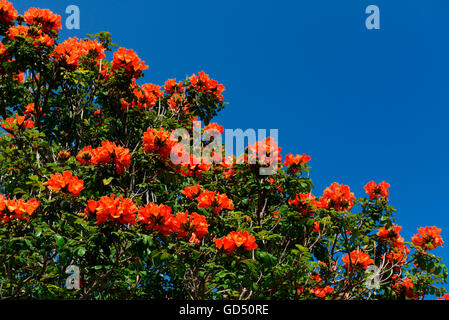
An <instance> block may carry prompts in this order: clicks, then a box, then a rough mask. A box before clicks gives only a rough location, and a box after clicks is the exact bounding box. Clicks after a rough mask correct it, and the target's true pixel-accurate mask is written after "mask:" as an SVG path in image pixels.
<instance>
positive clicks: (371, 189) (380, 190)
mask: <svg viewBox="0 0 449 320" xmlns="http://www.w3.org/2000/svg"><path fill="white" fill-rule="evenodd" d="M389 187H390V184H389V183H387V182H385V181H382V182H381V183H379V185H377V184H376V183H375V182H374V181H370V182H368V183H367V185H366V186H365V187H364V189H365V191H366V194H367V195H369V199H370V200H376V199H378V198H379V197H382V198H385V199H386V198H388V193H389V192H388V188H389Z"/></svg>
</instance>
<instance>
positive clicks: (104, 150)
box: [76, 141, 131, 174]
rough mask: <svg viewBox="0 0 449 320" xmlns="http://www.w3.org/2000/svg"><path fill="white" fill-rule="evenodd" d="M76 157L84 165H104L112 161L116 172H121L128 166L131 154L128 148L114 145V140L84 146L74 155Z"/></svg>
mask: <svg viewBox="0 0 449 320" xmlns="http://www.w3.org/2000/svg"><path fill="white" fill-rule="evenodd" d="M76 159H77V160H78V161H79V162H80V163H81V164H84V165H106V164H109V163H113V164H114V166H115V171H116V173H117V174H122V173H123V171H124V170H125V169H128V168H129V165H130V163H131V155H130V154H129V149H127V148H123V147H122V146H118V145H116V144H115V143H114V142H110V141H102V142H101V147H98V148H96V149H92V147H91V146H87V147H84V148H83V149H82V150H81V151H80V152H79V153H78V155H77V156H76Z"/></svg>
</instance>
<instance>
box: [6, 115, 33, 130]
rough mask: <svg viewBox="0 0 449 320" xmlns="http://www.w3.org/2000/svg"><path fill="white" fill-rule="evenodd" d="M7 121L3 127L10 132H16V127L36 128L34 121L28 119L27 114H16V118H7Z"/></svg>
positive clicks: (20, 128)
mask: <svg viewBox="0 0 449 320" xmlns="http://www.w3.org/2000/svg"><path fill="white" fill-rule="evenodd" d="M5 122H6V123H3V124H2V125H1V127H2V128H3V129H5V130H6V131H9V132H15V131H16V129H19V130H22V129H31V128H34V121H33V120H31V119H27V117H26V116H19V115H17V114H16V117H15V118H6V119H5Z"/></svg>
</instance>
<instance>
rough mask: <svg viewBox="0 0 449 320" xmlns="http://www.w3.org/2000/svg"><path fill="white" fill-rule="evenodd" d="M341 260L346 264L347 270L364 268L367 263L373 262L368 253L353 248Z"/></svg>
mask: <svg viewBox="0 0 449 320" xmlns="http://www.w3.org/2000/svg"><path fill="white" fill-rule="evenodd" d="M342 261H343V262H344V263H345V264H346V269H347V270H349V271H350V270H352V268H354V269H355V268H362V269H364V270H365V269H366V268H367V267H368V266H369V265H371V264H373V263H374V260H373V259H371V258H370V256H369V254H367V253H365V252H363V251H361V250H354V251H352V252H351V253H350V254H349V255H348V254H346V255H345V256H344V257H343V259H342Z"/></svg>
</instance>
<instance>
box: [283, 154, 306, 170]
mask: <svg viewBox="0 0 449 320" xmlns="http://www.w3.org/2000/svg"><path fill="white" fill-rule="evenodd" d="M285 158H286V160H285V161H284V165H285V166H286V167H288V169H289V170H290V171H292V172H298V171H300V170H301V166H305V165H306V164H307V162H309V161H310V159H311V157H310V156H307V155H305V154H303V155H299V154H298V155H296V156H293V154H291V153H290V154H288V155H287V156H286V157H285Z"/></svg>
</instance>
